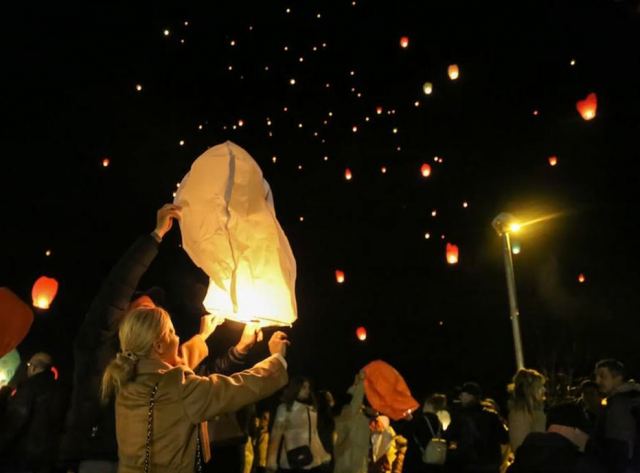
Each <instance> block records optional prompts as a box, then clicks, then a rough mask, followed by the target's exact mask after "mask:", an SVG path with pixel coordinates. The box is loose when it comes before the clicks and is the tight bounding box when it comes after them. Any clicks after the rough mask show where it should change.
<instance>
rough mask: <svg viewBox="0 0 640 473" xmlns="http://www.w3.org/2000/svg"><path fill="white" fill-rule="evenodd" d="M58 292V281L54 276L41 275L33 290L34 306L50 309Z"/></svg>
mask: <svg viewBox="0 0 640 473" xmlns="http://www.w3.org/2000/svg"><path fill="white" fill-rule="evenodd" d="M57 293H58V281H56V280H55V279H53V278H48V277H46V276H41V277H39V278H38V280H37V281H36V282H35V284H34V285H33V289H32V290H31V298H32V299H33V306H34V307H37V308H38V309H48V308H49V307H51V303H52V302H53V299H55V297H56V294H57Z"/></svg>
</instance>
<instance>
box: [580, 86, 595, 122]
mask: <svg viewBox="0 0 640 473" xmlns="http://www.w3.org/2000/svg"><path fill="white" fill-rule="evenodd" d="M597 108H598V96H597V95H596V94H595V93H593V92H592V93H590V94H589V95H587V98H586V99H584V100H578V102H577V103H576V109H577V110H578V112H579V113H580V115H582V118H584V119H585V120H587V121H588V120H593V119H594V118H595V117H596V109H597Z"/></svg>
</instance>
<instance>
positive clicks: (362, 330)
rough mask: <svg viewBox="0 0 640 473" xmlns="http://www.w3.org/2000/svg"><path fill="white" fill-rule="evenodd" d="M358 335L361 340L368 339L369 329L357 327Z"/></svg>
mask: <svg viewBox="0 0 640 473" xmlns="http://www.w3.org/2000/svg"><path fill="white" fill-rule="evenodd" d="M356 337H358V340H360V341H361V342H364V341H365V340H366V339H367V329H366V328H364V327H358V328H357V329H356Z"/></svg>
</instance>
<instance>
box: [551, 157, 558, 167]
mask: <svg viewBox="0 0 640 473" xmlns="http://www.w3.org/2000/svg"><path fill="white" fill-rule="evenodd" d="M556 164H558V157H557V156H549V166H555V165H556Z"/></svg>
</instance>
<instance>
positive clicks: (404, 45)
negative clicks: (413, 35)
mask: <svg viewBox="0 0 640 473" xmlns="http://www.w3.org/2000/svg"><path fill="white" fill-rule="evenodd" d="M400 47H401V48H402V49H407V48H408V47H409V37H408V36H403V37H402V38H400Z"/></svg>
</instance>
